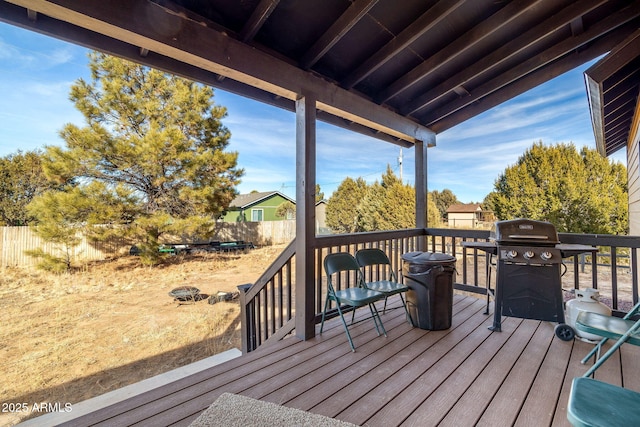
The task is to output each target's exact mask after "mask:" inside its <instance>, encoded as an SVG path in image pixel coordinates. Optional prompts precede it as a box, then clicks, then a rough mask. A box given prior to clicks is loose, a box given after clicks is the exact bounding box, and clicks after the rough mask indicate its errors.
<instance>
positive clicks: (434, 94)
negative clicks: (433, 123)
mask: <svg viewBox="0 0 640 427" xmlns="http://www.w3.org/2000/svg"><path fill="white" fill-rule="evenodd" d="M605 2H606V0H586V1H585V0H583V1H580V2H577V3H573V4H571V5H569V6H568V7H566V8H564V9H563V10H561V11H560V12H558V13H557V14H555V15H554V16H552V17H550V18H549V19H548V20H546V21H544V22H542V23H541V24H539V25H536V26H535V27H533V28H531V29H529V30H527V31H526V32H524V33H523V34H522V35H520V36H519V37H516V38H515V39H513V40H510V41H509V42H507V43H505V44H504V45H502V46H501V47H499V48H498V49H496V50H495V51H493V52H492V53H491V54H489V55H487V56H485V57H483V58H482V59H480V60H479V61H478V62H476V63H475V64H473V65H472V66H469V67H466V68H464V69H462V70H461V71H460V72H459V73H457V74H455V75H453V76H451V77H450V78H448V79H447V80H445V81H443V82H442V83H440V84H438V85H437V86H435V87H433V88H431V89H429V90H427V91H426V92H424V93H422V94H421V95H420V96H418V97H417V98H415V99H413V100H412V101H411V102H409V103H407V105H406V106H405V107H404V108H401V112H402V113H403V114H405V115H412V114H414V113H416V112H418V111H420V110H423V109H426V108H430V107H432V106H434V105H437V103H438V101H439V100H440V99H442V98H443V97H445V96H446V95H448V94H449V93H451V91H455V92H456V93H458V90H457V88H458V87H460V86H462V87H464V85H465V84H466V83H467V82H469V81H471V80H472V79H474V78H477V77H478V76H481V75H482V74H484V73H487V72H489V71H491V70H494V69H496V68H497V67H499V66H500V65H502V64H504V63H505V62H506V61H508V60H509V59H510V58H512V57H514V56H516V55H518V54H519V53H521V52H523V51H524V50H525V49H527V48H529V47H531V46H533V45H535V44H536V43H539V42H541V41H542V40H544V39H546V38H547V37H549V34H552V33H553V31H555V30H558V29H559V28H562V27H563V26H565V25H570V24H571V22H573V21H575V20H576V19H577V17H579V16H581V15H584V14H585V13H587V12H590V11H592V10H594V9H595V8H597V7H598V6H600V5H602V4H603V3H605ZM458 95H461V94H460V93H458ZM464 95H465V96H466V95H470V93H469V92H468V91H466V93H464Z"/></svg>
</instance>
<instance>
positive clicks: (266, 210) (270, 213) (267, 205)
mask: <svg viewBox="0 0 640 427" xmlns="http://www.w3.org/2000/svg"><path fill="white" fill-rule="evenodd" d="M286 201H287V199H285V198H284V197H282V196H281V195H279V194H274V195H273V196H271V197H268V198H266V199H263V200H260V201H259V202H256V203H255V204H253V205H249V206H245V207H244V209H242V210H240V209H237V208H236V209H237V210H236V209H234V210H230V211H228V212H227V213H226V214H225V215H224V216H223V217H222V220H223V221H224V222H243V221H251V220H252V213H251V212H252V210H254V209H261V210H262V211H263V214H262V221H280V220H283V219H286V218H281V217H278V216H276V209H278V206H280V205H281V204H282V203H284V202H286Z"/></svg>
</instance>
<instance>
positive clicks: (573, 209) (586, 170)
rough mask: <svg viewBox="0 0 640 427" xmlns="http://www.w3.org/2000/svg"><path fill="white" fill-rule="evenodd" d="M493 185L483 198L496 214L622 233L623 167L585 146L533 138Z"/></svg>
mask: <svg viewBox="0 0 640 427" xmlns="http://www.w3.org/2000/svg"><path fill="white" fill-rule="evenodd" d="M494 188H495V190H494V192H493V193H491V194H489V195H488V196H487V197H486V198H485V203H487V204H489V205H490V207H491V209H492V210H493V211H494V213H495V214H496V216H497V218H498V219H513V218H531V219H537V220H546V221H550V222H552V223H553V224H554V225H555V226H556V228H557V229H558V230H559V231H563V232H570V233H606V234H624V233H626V232H627V228H628V207H627V174H626V168H625V167H624V166H623V165H621V164H620V163H613V162H610V161H609V160H608V159H606V158H604V157H602V156H600V155H599V154H598V152H597V151H596V150H593V149H589V148H587V147H584V148H583V149H582V150H580V152H578V151H577V150H576V149H575V147H574V146H573V144H557V145H555V146H551V147H547V146H544V145H543V144H542V142H539V143H536V144H534V145H533V146H532V147H531V148H530V149H529V150H527V151H526V152H525V153H524V154H523V155H522V156H521V157H520V158H519V159H518V162H517V163H516V164H515V165H514V166H511V167H509V168H507V169H506V170H505V172H504V173H503V174H501V175H500V176H499V177H498V179H497V180H496V182H495V185H494Z"/></svg>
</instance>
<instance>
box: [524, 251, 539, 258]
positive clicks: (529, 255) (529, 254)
mask: <svg viewBox="0 0 640 427" xmlns="http://www.w3.org/2000/svg"><path fill="white" fill-rule="evenodd" d="M535 255H536V254H534V253H533V251H526V252H525V253H524V255H523V256H524V257H525V259H531V258H533V257H534V256H535Z"/></svg>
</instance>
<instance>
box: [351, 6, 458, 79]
mask: <svg viewBox="0 0 640 427" xmlns="http://www.w3.org/2000/svg"><path fill="white" fill-rule="evenodd" d="M465 1H466V0H457V1H451V0H440V1H439V2H438V3H436V4H435V5H434V6H433V7H431V8H430V9H429V10H427V11H426V12H425V13H423V14H422V15H421V16H420V17H419V18H418V19H416V20H415V21H414V22H413V23H412V24H411V25H409V26H408V27H407V28H406V29H405V30H403V31H402V32H401V33H400V34H398V35H397V36H396V37H394V38H393V39H391V41H389V43H387V44H386V45H385V46H384V47H382V49H379V50H378V51H377V52H376V53H375V55H373V56H371V57H370V58H369V59H367V60H366V61H364V62H363V63H362V64H360V65H359V66H358V68H357V69H356V70H355V71H353V72H352V73H351V74H350V75H349V76H348V77H347V78H346V79H344V80H343V81H342V82H341V83H340V84H341V86H342V87H344V88H347V89H349V88H352V87H353V86H355V85H357V84H358V83H360V82H361V81H362V80H364V79H365V78H366V77H367V76H369V75H370V74H371V73H373V72H374V71H376V70H377V69H378V68H380V67H382V66H383V65H384V64H386V63H387V62H389V61H390V60H391V59H393V58H394V57H395V56H396V55H397V54H398V53H400V52H401V51H402V50H403V49H405V48H407V47H408V46H409V45H410V44H411V43H413V42H414V41H416V40H417V39H418V38H419V37H420V36H422V35H423V34H425V33H426V32H427V31H429V30H430V29H432V28H433V27H434V26H435V25H436V24H438V23H439V22H441V21H442V20H444V19H445V18H447V17H448V16H449V15H450V14H451V13H453V11H455V10H456V9H457V8H458V7H459V6H461V5H463V4H464V3H465Z"/></svg>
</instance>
